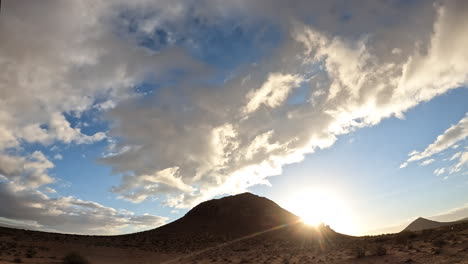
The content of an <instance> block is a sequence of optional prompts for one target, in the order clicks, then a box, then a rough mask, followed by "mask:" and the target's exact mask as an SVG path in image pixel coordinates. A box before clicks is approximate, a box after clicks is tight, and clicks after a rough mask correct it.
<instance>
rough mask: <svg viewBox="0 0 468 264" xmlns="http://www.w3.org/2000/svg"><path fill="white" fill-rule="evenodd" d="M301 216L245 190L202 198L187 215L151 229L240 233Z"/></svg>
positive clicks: (278, 224) (247, 232)
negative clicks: (217, 196) (226, 195)
mask: <svg viewBox="0 0 468 264" xmlns="http://www.w3.org/2000/svg"><path fill="white" fill-rule="evenodd" d="M299 220H300V219H299V217H298V216H296V215H294V214H292V213H290V212H289V211H287V210H285V209H283V208H281V207H280V206H279V205H277V204H276V203H275V202H273V201H271V200H269V199H267V198H264V197H260V196H257V195H254V194H251V193H242V194H238V195H233V196H228V197H224V198H221V199H213V200H210V201H206V202H203V203H201V204H199V205H197V206H195V207H194V208H193V209H192V210H190V211H189V212H188V213H187V214H185V216H184V217H182V218H180V219H178V220H176V221H174V222H172V223H169V224H167V225H165V226H162V227H160V228H157V229H154V230H151V231H148V232H156V233H170V234H174V233H185V234H187V233H191V234H193V233H197V234H200V233H204V234H210V235H221V236H229V237H237V236H242V235H248V234H252V233H254V232H259V231H264V230H267V229H270V228H274V227H278V226H282V225H287V224H293V223H297V222H298V221H299Z"/></svg>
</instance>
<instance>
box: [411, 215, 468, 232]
mask: <svg viewBox="0 0 468 264" xmlns="http://www.w3.org/2000/svg"><path fill="white" fill-rule="evenodd" d="M465 221H468V218H463V219H460V220H458V221H453V222H438V221H433V220H429V219H426V218H423V217H419V218H418V219H416V220H414V221H413V222H411V223H410V224H409V225H408V226H407V227H406V228H405V229H403V231H421V230H426V229H433V228H440V227H444V226H449V225H454V224H458V223H460V222H465Z"/></svg>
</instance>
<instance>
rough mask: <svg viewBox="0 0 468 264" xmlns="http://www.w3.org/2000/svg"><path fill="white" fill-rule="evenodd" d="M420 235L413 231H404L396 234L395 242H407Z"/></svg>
mask: <svg viewBox="0 0 468 264" xmlns="http://www.w3.org/2000/svg"><path fill="white" fill-rule="evenodd" d="M417 236H418V235H417V234H416V233H414V232H411V231H403V232H400V233H398V234H396V235H395V243H397V244H406V243H408V241H409V240H412V239H415V238H416V237H417Z"/></svg>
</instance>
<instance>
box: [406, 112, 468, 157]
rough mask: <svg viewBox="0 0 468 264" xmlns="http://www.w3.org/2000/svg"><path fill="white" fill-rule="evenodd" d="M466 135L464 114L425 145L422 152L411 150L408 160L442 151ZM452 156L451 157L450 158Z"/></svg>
mask: <svg viewBox="0 0 468 264" xmlns="http://www.w3.org/2000/svg"><path fill="white" fill-rule="evenodd" d="M466 137H468V114H466V115H465V117H464V118H462V119H461V120H460V121H459V122H458V123H457V124H455V125H453V126H451V127H450V128H449V129H447V130H445V132H444V133H443V134H442V135H439V136H438V137H437V139H436V140H435V141H434V143H432V144H430V145H429V146H427V147H426V149H424V150H423V151H422V152H417V151H416V152H412V153H411V154H412V155H410V158H409V159H408V162H412V161H418V160H422V159H425V158H429V157H431V156H433V155H434V154H437V153H439V152H442V151H444V150H446V149H448V148H450V147H452V146H453V145H455V144H456V143H457V142H459V141H461V140H463V139H465V138H466ZM452 159H454V157H452V158H451V160H452Z"/></svg>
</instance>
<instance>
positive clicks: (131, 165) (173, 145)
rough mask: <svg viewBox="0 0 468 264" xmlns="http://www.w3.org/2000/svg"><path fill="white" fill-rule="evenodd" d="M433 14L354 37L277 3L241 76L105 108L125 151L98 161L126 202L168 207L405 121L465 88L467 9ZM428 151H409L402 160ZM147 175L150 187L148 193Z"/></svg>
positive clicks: (456, 5) (260, 179)
mask: <svg viewBox="0 0 468 264" xmlns="http://www.w3.org/2000/svg"><path fill="white" fill-rule="evenodd" d="M275 4H279V3H276V2H274V3H273V5H275ZM301 4H304V3H302V2H301ZM301 4H299V6H300V5H301ZM246 5H247V6H249V4H246ZM304 5H305V4H304ZM255 6H256V4H252V10H255ZM249 7H250V6H249ZM318 8H319V7H318ZM430 9H431V10H433V11H434V12H433V13H431V12H429V11H427V10H428V9H427V8H421V9H420V10H419V11H420V12H421V13H420V14H419V15H420V16H419V15H417V16H418V17H420V18H421V19H422V20H424V21H427V22H430V23H428V24H426V27H424V26H421V24H419V22H417V21H406V22H408V25H405V27H398V29H396V28H392V29H386V31H384V32H383V33H382V32H373V31H372V30H370V31H369V32H370V33H369V34H362V35H360V37H358V38H356V37H349V36H347V35H346V34H344V33H343V32H340V31H339V30H337V31H334V30H332V28H333V25H332V24H329V23H328V22H325V21H322V22H323V24H322V23H319V25H318V26H315V27H312V26H310V25H307V24H305V23H302V22H300V19H299V17H298V16H296V15H297V14H299V13H300V12H299V11H297V10H291V9H288V8H286V9H285V10H287V11H286V12H285V14H282V15H284V16H286V17H285V21H287V22H286V23H284V25H282V26H283V27H284V28H285V32H286V34H285V36H284V37H285V40H284V41H283V43H282V45H281V46H280V48H278V49H276V50H275V53H274V54H270V56H268V58H266V59H264V60H263V61H260V62H258V63H256V64H255V65H254V66H252V67H247V68H246V69H244V70H245V72H246V73H245V74H239V76H238V77H236V78H232V79H229V80H226V81H225V82H224V83H223V85H220V86H216V87H193V86H191V87H187V85H186V84H181V85H179V86H177V87H170V89H167V90H164V89H163V90H164V92H161V93H160V94H158V95H157V96H154V97H153V98H152V103H151V104H148V105H145V104H142V103H141V101H138V100H135V101H134V102H131V103H129V104H127V105H120V106H117V107H116V108H115V109H114V110H113V111H112V113H111V119H112V120H113V121H115V122H116V123H117V124H119V125H118V126H115V127H114V129H113V130H112V131H111V133H113V134H114V135H118V136H119V137H120V138H122V139H123V140H122V141H121V142H119V143H118V145H119V146H120V147H121V148H123V147H127V149H130V150H128V151H125V152H123V153H119V154H117V155H113V156H111V157H107V158H105V159H103V162H104V163H106V164H109V165H111V166H112V167H113V168H114V171H115V172H117V173H124V174H125V175H126V176H124V178H123V179H124V180H123V182H122V184H121V186H117V187H116V188H114V191H116V192H117V193H119V194H120V195H121V196H122V197H123V198H125V199H129V200H132V201H141V200H142V199H145V198H149V197H160V196H166V202H167V204H169V205H171V206H176V207H187V206H191V205H193V204H194V203H196V202H198V201H201V200H204V199H208V198H210V197H212V196H215V195H219V194H224V193H231V192H238V191H241V190H245V189H246V188H248V187H250V186H253V185H256V184H269V182H268V177H270V176H273V175H278V174H280V173H281V171H282V167H283V166H284V165H286V164H290V163H293V162H299V161H301V160H302V159H303V158H304V155H305V154H307V153H312V152H314V151H315V150H317V149H320V148H326V147H329V146H330V145H332V144H333V143H334V142H335V141H336V138H337V136H338V135H340V134H344V133H349V132H350V131H353V130H355V129H358V128H361V127H365V126H371V125H375V124H378V123H379V122H380V121H381V120H382V119H384V118H388V117H391V116H397V117H403V114H404V112H405V111H407V110H408V109H410V108H412V107H414V106H416V105H418V104H419V103H421V102H425V101H428V100H431V99H432V98H434V97H435V96H437V95H440V94H443V93H445V92H447V91H449V90H450V89H454V88H457V87H459V86H461V85H463V84H466V82H467V80H468V76H467V74H466V68H467V67H468V64H467V61H468V60H466V57H467V56H468V53H467V51H466V49H464V48H463V46H464V45H468V39H467V38H466V36H467V34H466V29H465V28H463V27H460V26H459V25H461V24H464V23H467V22H468V21H467V17H468V16H466V14H467V13H468V8H467V5H466V4H465V3H464V2H462V1H454V2H449V1H447V2H444V3H442V4H441V5H435V6H430ZM252 10H251V11H250V12H254V11H252ZM413 11H415V10H414V9H413ZM262 15H265V16H268V12H267V11H265V13H262ZM289 15H290V16H291V17H287V16H289ZM356 16H359V15H356ZM320 19H321V17H320V16H319V20H320ZM366 19H369V17H366ZM356 23H358V24H359V22H356ZM350 24H353V22H350ZM364 27H366V26H364ZM367 27H369V26H367ZM413 27H414V28H418V27H419V29H418V30H415V31H414V32H417V33H416V34H415V35H413V36H412V37H416V38H417V39H413V38H408V37H407V35H408V34H406V33H405V32H407V31H406V30H407V29H408V28H413ZM403 28H404V29H405V31H403V30H402V29H403ZM395 40H398V41H395ZM388 43H392V45H394V46H393V47H388ZM395 50H396V51H398V52H393V51H395ZM312 77H313V78H312ZM298 86H301V90H302V86H304V87H305V88H304V89H305V90H306V92H303V94H301V95H300V97H301V99H300V100H299V102H295V103H294V104H291V103H290V102H289V101H288V98H289V97H290V96H294V95H295V94H296V91H298V92H299V90H300V89H298V88H297V87H298ZM180 95H182V97H183V98H181V96H180ZM246 115H247V116H248V118H246ZM454 130H458V129H455V128H454ZM457 133H458V132H455V133H452V132H450V134H457ZM441 143H442V142H441ZM443 144H447V143H443ZM448 145H452V144H448ZM431 148H432V147H431ZM430 153H432V151H428V152H425V153H424V154H421V153H419V152H415V153H413V155H411V157H410V158H409V162H411V161H414V160H422V159H424V158H429V157H430V156H431V155H428V154H430ZM430 162H432V161H430V160H428V161H425V162H424V163H425V164H429V163H430ZM405 165H406V164H405ZM405 165H402V167H404V166H405ZM170 168H177V174H176V175H173V176H172V177H174V181H173V182H169V181H167V180H164V179H163V178H162V177H161V176H157V175H159V174H160V172H162V171H164V170H167V169H170ZM148 175H152V176H151V177H152V179H153V180H154V182H158V183H159V184H157V185H152V186H153V187H154V188H150V189H149V190H148V189H145V186H146V185H147V184H148V182H147V180H146V179H147V177H148ZM163 181H164V184H162V183H163ZM181 183H183V185H182V184H181ZM169 186H171V187H170V188H169ZM179 186H184V188H185V186H191V188H192V189H191V190H190V191H188V190H189V189H188V188H186V189H185V190H182V189H181V188H180V187H179ZM169 189H170V190H171V191H170V192H168V190H169Z"/></svg>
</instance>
